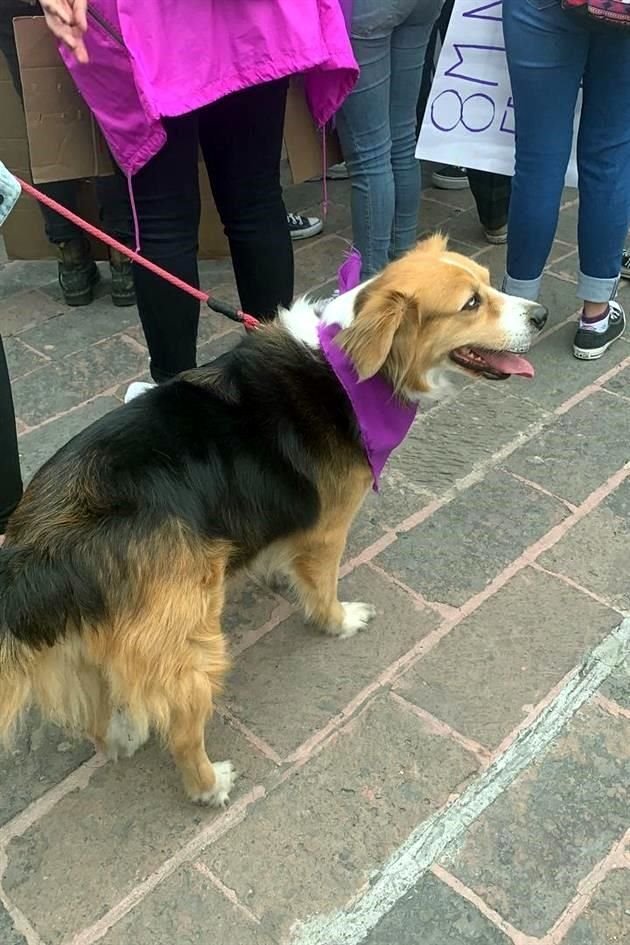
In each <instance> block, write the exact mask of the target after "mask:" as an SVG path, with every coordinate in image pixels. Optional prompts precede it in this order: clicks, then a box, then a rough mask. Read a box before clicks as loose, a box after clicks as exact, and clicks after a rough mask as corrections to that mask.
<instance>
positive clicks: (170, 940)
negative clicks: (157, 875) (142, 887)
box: [102, 866, 274, 945]
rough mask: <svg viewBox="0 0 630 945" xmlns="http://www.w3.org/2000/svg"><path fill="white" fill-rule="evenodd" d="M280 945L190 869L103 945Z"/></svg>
mask: <svg viewBox="0 0 630 945" xmlns="http://www.w3.org/2000/svg"><path fill="white" fill-rule="evenodd" d="M210 942H216V943H217V945H220V943H226V945H227V943H228V942H234V945H274V942H273V940H272V939H270V938H268V937H267V935H266V934H265V933H264V932H263V931H262V929H261V928H260V926H259V925H258V924H257V923H256V922H255V921H254V920H253V919H249V920H248V917H247V915H243V913H242V912H240V911H239V910H238V909H237V908H236V907H235V906H234V905H232V904H231V903H230V902H229V901H228V900H227V899H226V898H225V896H223V895H221V893H220V892H217V890H216V889H215V888H214V887H213V886H212V885H211V883H210V882H209V881H208V879H207V878H206V877H205V876H203V875H202V874H201V873H200V872H199V871H198V870H197V869H195V868H194V867H192V866H185V867H183V868H182V869H181V870H179V872H177V873H175V874H174V875H173V876H171V877H170V878H169V879H167V880H166V882H165V883H164V885H163V886H162V887H161V888H160V889H159V890H157V891H156V892H154V893H152V894H151V895H150V896H148V897H147V898H146V899H145V900H144V902H143V903H142V904H141V905H140V906H139V907H138V908H137V909H135V910H134V911H133V912H132V913H131V914H130V915H129V916H126V917H125V918H124V919H123V920H122V921H121V922H119V923H118V925H116V926H115V927H114V928H113V929H112V930H111V931H110V932H109V933H108V934H107V935H106V936H105V938H104V939H102V943H103V945H132V943H133V945H209V943H210Z"/></svg>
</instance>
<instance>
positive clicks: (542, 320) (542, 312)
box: [529, 305, 549, 331]
mask: <svg viewBox="0 0 630 945" xmlns="http://www.w3.org/2000/svg"><path fill="white" fill-rule="evenodd" d="M548 315H549V312H548V311H547V309H546V308H545V306H544V305H535V306H534V307H533V309H532V310H531V312H530V313H529V320H530V322H531V323H532V325H533V326H534V328H536V329H537V330H538V331H542V330H543V328H544V327H545V325H546V324H547V316H548Z"/></svg>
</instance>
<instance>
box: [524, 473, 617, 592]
mask: <svg viewBox="0 0 630 945" xmlns="http://www.w3.org/2000/svg"><path fill="white" fill-rule="evenodd" d="M628 548H630V480H626V482H624V483H622V484H621V485H620V486H619V488H618V489H615V491H614V492H613V493H611V495H609V496H608V498H607V499H605V501H604V502H602V504H601V505H600V507H599V508H598V509H596V510H595V511H594V512H593V513H592V514H591V515H590V516H588V518H586V519H583V520H582V521H581V522H578V524H577V525H576V526H575V528H572V529H571V531H570V532H569V533H568V535H567V536H566V538H563V539H561V541H559V542H558V544H557V545H555V546H554V547H553V548H552V549H551V550H550V551H548V552H546V553H545V554H543V555H541V557H540V563H541V564H542V565H543V566H544V567H546V568H550V569H551V570H552V571H561V572H562V573H563V574H566V575H568V576H569V577H571V578H573V579H574V580H575V581H577V582H578V583H580V584H582V585H583V586H584V587H587V588H588V589H589V590H590V591H593V592H594V593H596V594H600V595H602V596H603V597H604V598H605V599H606V600H608V601H610V603H611V604H613V606H615V607H618V608H619V609H620V610H630V586H629V585H628V569H627V561H628Z"/></svg>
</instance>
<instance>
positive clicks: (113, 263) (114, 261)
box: [109, 249, 136, 308]
mask: <svg viewBox="0 0 630 945" xmlns="http://www.w3.org/2000/svg"><path fill="white" fill-rule="evenodd" d="M109 268H110V271H111V274H112V302H113V303H114V305H117V306H118V307H119V308H124V307H125V306H127V305H135V304H136V291H135V288H134V285H133V271H132V268H131V260H130V259H128V258H127V257H126V256H123V254H122V253H119V252H118V251H117V250H115V249H110V251H109Z"/></svg>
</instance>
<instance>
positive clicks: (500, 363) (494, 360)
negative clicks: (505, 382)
mask: <svg viewBox="0 0 630 945" xmlns="http://www.w3.org/2000/svg"><path fill="white" fill-rule="evenodd" d="M477 353H478V354H480V355H481V357H482V358H483V359H484V361H485V362H486V364H489V365H490V367H491V368H494V370H495V371H499V373H500V374H520V375H521V376H522V377H533V376H534V373H535V372H534V368H533V366H532V365H531V364H530V363H529V361H528V360H527V358H521V357H520V355H518V354H512V353H511V352H509V351H485V350H484V351H479V352H477Z"/></svg>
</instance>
